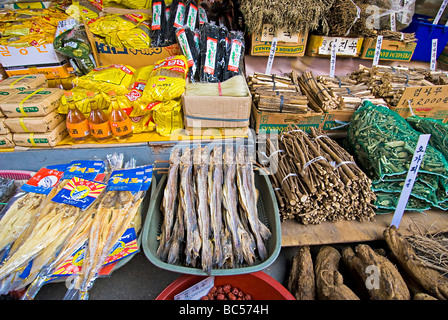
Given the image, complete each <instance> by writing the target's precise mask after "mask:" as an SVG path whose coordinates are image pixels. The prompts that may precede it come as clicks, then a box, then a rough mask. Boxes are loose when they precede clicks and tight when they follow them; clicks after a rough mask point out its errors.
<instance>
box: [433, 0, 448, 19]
mask: <svg viewBox="0 0 448 320" xmlns="http://www.w3.org/2000/svg"><path fill="white" fill-rule="evenodd" d="M447 4H448V0H443V3H442V5H441V6H440V9H439V11H438V12H437V15H436V17H435V18H434V21H433V23H432V24H438V23H439V20H440V18H441V17H442V13H443V11H445V8H446V5H447ZM447 23H448V22H447Z"/></svg>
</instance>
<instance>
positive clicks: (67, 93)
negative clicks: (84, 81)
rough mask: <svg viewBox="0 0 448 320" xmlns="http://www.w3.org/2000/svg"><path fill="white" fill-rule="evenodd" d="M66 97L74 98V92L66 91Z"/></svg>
mask: <svg viewBox="0 0 448 320" xmlns="http://www.w3.org/2000/svg"><path fill="white" fill-rule="evenodd" d="M64 95H65V96H66V97H73V92H71V91H65V92H64Z"/></svg>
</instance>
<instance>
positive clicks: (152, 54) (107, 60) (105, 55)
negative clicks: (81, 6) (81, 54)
mask: <svg viewBox="0 0 448 320" xmlns="http://www.w3.org/2000/svg"><path fill="white" fill-rule="evenodd" d="M85 27H86V34H87V38H88V39H89V42H90V45H91V47H92V51H93V57H94V58H95V62H96V64H97V66H106V65H110V64H124V65H128V66H131V67H134V68H135V69H138V68H141V67H146V66H149V65H154V64H155V63H156V62H157V61H159V60H162V59H164V58H167V57H170V56H175V55H180V54H182V51H181V49H180V47H179V45H178V44H173V45H171V46H168V47H157V48H148V49H140V50H139V49H129V48H115V47H111V46H108V45H106V44H104V43H101V41H100V40H99V39H98V38H97V37H95V35H94V34H93V33H92V32H91V31H90V30H89V27H88V26H87V25H86V26H85Z"/></svg>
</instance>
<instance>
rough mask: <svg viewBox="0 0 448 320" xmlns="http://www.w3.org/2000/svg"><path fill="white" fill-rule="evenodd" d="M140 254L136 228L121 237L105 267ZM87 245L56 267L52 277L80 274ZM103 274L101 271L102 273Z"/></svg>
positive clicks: (130, 229) (128, 230)
mask: <svg viewBox="0 0 448 320" xmlns="http://www.w3.org/2000/svg"><path fill="white" fill-rule="evenodd" d="M137 252H138V244H137V235H136V234H135V229H134V228H129V229H127V230H126V231H125V233H124V234H123V235H122V236H121V238H120V239H119V240H118V241H117V243H116V244H115V245H114V247H113V248H112V250H111V251H110V253H109V256H108V257H107V259H106V261H105V262H104V263H103V266H106V265H109V264H111V263H114V262H117V261H119V260H121V259H123V258H125V257H127V256H129V255H131V254H134V253H137ZM84 255H85V244H83V245H82V246H81V247H80V248H78V249H76V250H75V251H74V252H73V253H72V254H71V255H70V256H69V257H68V258H67V259H66V260H65V261H63V262H61V264H60V265H59V266H57V267H56V269H55V271H54V272H53V274H52V276H56V277H61V276H69V275H74V274H79V272H80V271H81V268H82V265H83V263H84ZM100 273H101V271H100Z"/></svg>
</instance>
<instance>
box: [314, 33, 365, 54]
mask: <svg viewBox="0 0 448 320" xmlns="http://www.w3.org/2000/svg"><path fill="white" fill-rule="evenodd" d="M358 41H359V39H358V38H356V39H355V38H341V37H323V39H322V45H321V46H320V47H319V50H318V53H319V54H322V55H330V54H331V48H332V45H333V43H335V44H336V46H337V49H338V50H337V52H336V53H337V54H339V55H347V56H355V55H356V54H357V53H358Z"/></svg>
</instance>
